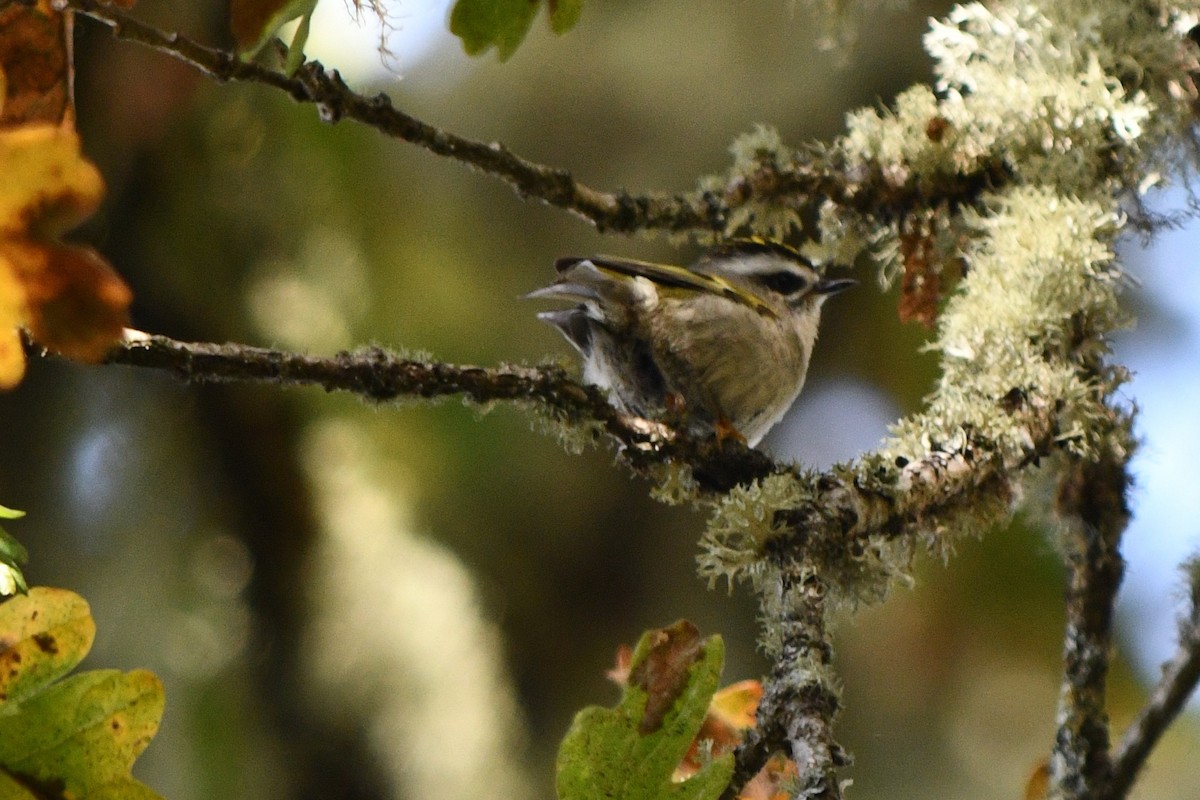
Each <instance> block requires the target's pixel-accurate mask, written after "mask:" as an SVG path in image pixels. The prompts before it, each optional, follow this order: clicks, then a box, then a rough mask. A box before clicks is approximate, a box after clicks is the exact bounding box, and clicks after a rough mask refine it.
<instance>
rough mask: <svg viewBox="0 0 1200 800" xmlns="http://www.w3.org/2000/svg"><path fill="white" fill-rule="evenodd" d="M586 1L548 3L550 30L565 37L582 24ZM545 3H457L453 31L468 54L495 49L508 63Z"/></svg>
mask: <svg viewBox="0 0 1200 800" xmlns="http://www.w3.org/2000/svg"><path fill="white" fill-rule="evenodd" d="M582 2H583V0H546V4H547V6H548V7H549V11H548V13H549V17H550V29H551V30H552V31H554V32H555V33H558V34H563V33H566V32H567V31H569V30H570V29H571V28H573V27H575V23H577V22H578V21H579V14H580V11H581V9H582ZM541 3H542V0H457V2H456V3H455V4H454V10H453V11H451V12H450V32H451V33H453V34H454V35H455V36H457V37H458V38H459V39H461V40H462V43H463V49H464V50H466V51H467V54H468V55H472V56H475V55H479V54H480V53H483V52H485V51H487V50H488V49H490V48H492V47H495V48H496V56H497V57H498V58H499V59H500V60H501V61H507V60H508V59H509V58H510V57H511V56H512V54H513V53H515V52H516V51H517V47H519V46H520V44H521V42H522V41H524V39H525V34H527V33H528V32H529V26H530V25H531V24H532V23H533V18H534V17H535V16H536V15H537V11H538V7H539V6H540V5H541Z"/></svg>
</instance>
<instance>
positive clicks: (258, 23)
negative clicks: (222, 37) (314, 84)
mask: <svg viewBox="0 0 1200 800" xmlns="http://www.w3.org/2000/svg"><path fill="white" fill-rule="evenodd" d="M316 7H317V0H230V4H229V23H230V28H231V29H232V30H233V38H234V40H235V41H236V42H237V49H238V53H239V55H241V57H242V58H243V59H246V60H249V59H252V58H254V57H255V56H257V55H258V53H259V52H260V51H261V50H262V49H263V48H264V47H266V45H267V43H268V42H270V41H271V39H272V38H274V37H275V35H276V34H277V33H278V32H279V29H280V28H281V27H283V26H284V25H286V24H287V23H289V22H291V21H292V20H294V19H299V20H300V27H299V28H298V29H297V30H296V35H295V36H294V37H293V38H292V43H291V45H290V46H289V47H288V55H287V63H286V65H285V69H286V70H287V72H288V74H289V75H290V74H292V73H294V72H295V71H296V68H297V67H299V65H300V63H301V62H302V61H303V60H304V43H305V40H306V39H307V38H308V26H309V22H310V20H311V19H312V13H313V10H314V9H315V8H316Z"/></svg>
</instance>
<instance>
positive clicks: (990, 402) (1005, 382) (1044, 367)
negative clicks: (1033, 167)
mask: <svg viewBox="0 0 1200 800" xmlns="http://www.w3.org/2000/svg"><path fill="white" fill-rule="evenodd" d="M966 219H967V223H968V225H969V226H970V227H972V228H973V229H974V230H976V231H977V232H978V235H977V236H976V238H974V239H973V240H971V241H970V243H969V244H968V245H967V247H966V248H965V250H964V252H963V258H964V260H965V262H966V264H967V268H968V270H969V275H970V277H969V280H968V281H966V285H965V287H964V290H963V291H961V292H958V293H956V294H955V295H954V296H953V297H952V298H951V299H950V301H949V302H948V303H947V305H946V308H945V310H944V312H943V314H942V316H941V320H940V323H939V335H938V338H937V340H936V341H935V342H934V343H933V344H932V345H930V347H931V348H932V349H935V350H937V351H939V352H941V354H942V366H943V373H942V377H941V379H940V380H939V381H938V384H937V387H936V388H935V390H934V393H933V395H932V396H931V397H930V400H929V403H928V406H927V408H926V410H925V412H923V413H921V414H918V415H916V416H914V417H910V418H908V419H906V420H903V421H901V422H900V423H898V424H897V425H896V426H895V427H894V428H893V431H892V434H893V438H892V439H891V440H890V441H889V442H888V443H887V444H886V445H885V448H884V450H883V453H884V455H885V456H887V457H889V458H896V457H901V458H903V459H905V460H907V461H916V460H918V459H922V458H924V457H926V456H927V455H928V454H929V453H930V452H933V450H935V449H937V450H941V451H943V452H950V451H948V450H946V449H945V448H944V445H943V443H942V442H937V443H935V444H936V447H934V446H933V445H932V444H931V442H930V441H929V432H930V431H942V432H943V438H945V437H946V434H947V433H951V432H952V431H954V430H955V429H957V430H960V431H961V430H965V429H969V430H970V432H971V435H972V437H973V438H975V439H977V440H980V439H981V440H985V441H987V442H990V443H991V446H992V448H993V450H994V451H995V454H996V456H997V457H998V458H999V459H1000V460H1001V461H1002V462H1004V463H1012V462H1015V461H1019V460H1020V459H1021V458H1022V457H1023V456H1024V455H1025V454H1026V453H1027V452H1028V451H1029V448H1030V446H1031V433H1030V431H1029V430H1028V428H1027V427H1025V425H1024V423H1023V422H1022V419H1021V417H1020V416H1019V415H1010V414H1004V413H999V411H998V409H997V400H998V399H999V398H1002V397H1005V396H1006V395H1008V394H1010V393H1011V392H1013V391H1014V390H1017V391H1019V392H1021V393H1023V394H1027V395H1028V396H1031V397H1036V398H1042V399H1043V401H1044V402H1054V403H1057V404H1059V405H1060V406H1061V412H1060V418H1059V423H1058V427H1059V430H1061V431H1062V432H1063V433H1062V437H1063V440H1064V442H1065V443H1066V444H1067V445H1068V447H1069V448H1070V449H1071V450H1073V451H1076V452H1078V453H1079V454H1081V455H1085V456H1087V455H1089V454H1090V453H1094V452H1095V449H1096V445H1097V442H1095V441H1093V440H1092V439H1091V438H1090V436H1091V434H1090V433H1089V432H1090V431H1096V430H1098V428H1097V426H1096V425H1093V424H1092V423H1094V422H1096V421H1097V420H1096V419H1095V415H1097V414H1099V413H1101V411H1100V409H1099V408H1098V407H1097V405H1096V404H1095V402H1093V401H1094V399H1095V397H1096V396H1097V387H1096V386H1094V385H1093V383H1092V382H1091V381H1090V380H1089V379H1088V378H1086V377H1084V376H1083V375H1081V374H1080V372H1079V369H1078V365H1077V364H1076V363H1075V362H1074V361H1073V360H1072V353H1073V351H1074V350H1075V349H1077V348H1079V347H1080V346H1081V344H1082V341H1081V339H1080V337H1082V336H1087V337H1094V336H1095V335H1096V334H1097V333H1098V332H1102V331H1110V330H1113V329H1115V328H1118V327H1120V326H1121V325H1123V324H1124V323H1125V322H1126V318H1125V317H1124V315H1123V314H1122V312H1121V310H1120V307H1119V305H1118V302H1117V292H1118V289H1119V286H1120V283H1121V280H1120V277H1121V273H1120V271H1119V270H1118V269H1117V267H1116V264H1115V261H1114V256H1113V252H1112V243H1113V240H1114V238H1115V236H1116V233H1117V231H1118V230H1119V226H1120V222H1121V220H1120V217H1119V216H1118V215H1117V214H1116V213H1115V211H1114V209H1113V208H1112V206H1111V205H1107V206H1106V205H1105V204H1104V203H1102V202H1100V201H1087V202H1085V201H1081V200H1074V199H1071V198H1064V197H1061V196H1059V195H1058V194H1056V193H1055V192H1054V191H1053V190H1052V189H1047V188H1041V187H1016V188H1014V189H1012V190H1011V191H1010V192H1008V193H1006V194H1004V195H1000V196H994V197H992V198H991V200H990V201H989V202H988V203H987V212H986V213H975V212H971V213H969V214H967V217H966ZM1098 344H1099V346H1100V347H1101V348H1102V347H1103V342H1102V341H1099V340H1098Z"/></svg>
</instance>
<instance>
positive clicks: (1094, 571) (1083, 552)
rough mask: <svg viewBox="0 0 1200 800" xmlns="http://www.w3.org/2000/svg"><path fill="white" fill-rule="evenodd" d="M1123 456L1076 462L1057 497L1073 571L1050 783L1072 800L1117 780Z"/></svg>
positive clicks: (1068, 588) (1125, 518)
mask: <svg viewBox="0 0 1200 800" xmlns="http://www.w3.org/2000/svg"><path fill="white" fill-rule="evenodd" d="M1123 450H1124V452H1123V453H1122V454H1121V455H1118V456H1115V457H1114V456H1113V455H1111V454H1107V453H1106V454H1105V455H1104V456H1102V457H1101V458H1100V459H1099V460H1096V461H1091V462H1088V461H1081V460H1074V461H1072V463H1070V464H1069V465H1068V466H1067V467H1066V469H1065V471H1064V474H1063V476H1062V479H1061V480H1060V483H1059V487H1058V496H1057V498H1056V505H1057V511H1058V513H1059V515H1060V517H1061V518H1062V519H1063V522H1064V524H1063V531H1062V534H1061V536H1060V537H1059V541H1060V546H1061V547H1062V550H1063V556H1064V561H1065V562H1066V567H1067V586H1066V612H1067V613H1066V617H1067V621H1066V631H1065V633H1064V636H1063V682H1062V688H1061V690H1060V695H1059V709H1058V731H1057V734H1056V736H1055V742H1054V749H1053V752H1052V754H1051V757H1050V778H1051V781H1052V785H1054V786H1055V787H1056V790H1057V795H1056V796H1059V797H1062V798H1068V799H1074V798H1079V799H1080V800H1082V799H1083V798H1089V799H1090V798H1094V797H1098V796H1100V795H1101V794H1102V793H1103V791H1104V789H1105V788H1106V787H1107V786H1108V782H1109V780H1110V777H1111V764H1110V763H1109V732H1108V712H1107V710H1106V705H1105V700H1106V698H1105V687H1106V684H1107V678H1108V669H1109V662H1110V657H1111V651H1112V644H1113V642H1112V621H1113V613H1114V605H1115V603H1116V596H1117V589H1118V588H1119V587H1120V585H1121V576H1122V574H1123V572H1124V561H1123V560H1122V559H1121V555H1120V553H1119V552H1118V545H1119V544H1120V540H1121V534H1122V533H1123V532H1124V530H1125V525H1126V523H1127V522H1128V521H1129V509H1128V507H1127V505H1126V491H1127V489H1128V486H1129V476H1128V474H1127V473H1126V468H1125V465H1126V461H1127V458H1128V453H1129V452H1131V450H1132V448H1123Z"/></svg>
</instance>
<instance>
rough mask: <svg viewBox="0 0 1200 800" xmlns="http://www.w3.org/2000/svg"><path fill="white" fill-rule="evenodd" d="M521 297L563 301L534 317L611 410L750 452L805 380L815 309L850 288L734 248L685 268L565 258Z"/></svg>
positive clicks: (801, 264) (794, 261) (788, 252)
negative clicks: (574, 357) (566, 349)
mask: <svg viewBox="0 0 1200 800" xmlns="http://www.w3.org/2000/svg"><path fill="white" fill-rule="evenodd" d="M554 268H555V272H556V273H557V277H556V278H555V279H554V281H553V282H551V283H550V284H549V285H547V286H545V287H542V288H540V289H537V290H534V291H532V292H530V293H529V294H527V295H526V297H527V298H532V299H553V300H567V301H571V302H572V303H573V304H574V305H572V306H570V307H568V308H561V309H555V310H551V311H543V312H541V313H539V314H538V315H537V317H538V319H540V320H542V321H543V322H546V323H548V324H549V325H551V326H553V327H554V328H556V329H557V330H558V331H559V332H560V333H561V334H562V335H563V336H564V337H565V338H566V340H567V341H568V342H569V343H570V344H571V345H572V346H573V347H574V348H575V349H576V350H578V351H579V353H580V355H581V356H582V357H583V376H582V377H583V381H584V383H588V384H592V385H595V386H598V387H600V388H601V389H604V390H606V391H607V392H608V396H609V401H610V402H611V403H612V405H613V406H615V407H616V408H617V409H618V410H619V411H621V412H623V413H626V414H631V415H635V416H638V417H645V418H650V419H660V420H667V421H669V422H673V423H675V424H680V425H682V427H684V428H685V429H686V430H687V431H688V432H689V433H691V434H693V435H716V437H717V440H718V443H720V442H722V441H724V440H726V439H729V438H733V439H736V440H738V441H741V442H743V443H745V444H746V445H748V446H750V447H753V446H755V445H757V444H758V442H759V441H761V440H762V437H763V436H764V435H766V433H767V431H769V430H770V429H771V427H772V426H774V425H775V423H777V422H778V421H779V420H780V418H782V417H783V415H784V413H785V412H786V411H787V410H788V408H790V407H791V405H792V403H793V402H794V401H795V399H796V397H797V396H798V395H799V394H800V390H801V389H802V388H803V387H804V379H805V376H806V375H807V374H808V365H809V360H810V358H811V356H812V349H813V345H814V343H815V342H816V339H817V329H818V326H819V323H820V318H821V308H822V306H823V305H824V304H825V301H826V300H828V299H829V298H830V297H832V296H833V295H835V294H838V293H839V292H842V291H844V290H846V289H848V288H850V287H851V286H853V285H855V284H856V283H857V281H855V280H853V279H850V278H827V277H824V276H823V275H822V274H821V272H820V271H819V270H818V269H817V268H816V267H815V266H814V265H813V263H812V262H811V261H809V260H808V259H807V258H806V257H805V256H803V255H802V254H801V253H800V252H799V251H798V250H796V249H795V248H792V247H790V246H788V245H786V244H783V243H782V242H777V241H770V240H765V239H758V238H755V239H731V240H729V241H726V242H724V243H722V244H719V245H717V246H716V247H714V248H712V249H711V250H709V251H707V252H705V253H704V254H703V255H701V256H700V258H699V259H698V260H697V261H696V262H695V263H693V264H692V265H691V266H690V267H681V266H674V265H669V264H656V263H651V262H647V261H637V260H633V259H628V258H621V257H616V256H605V255H594V256H567V257H564V258H559V259H558V260H557V261H555V264H554Z"/></svg>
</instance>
